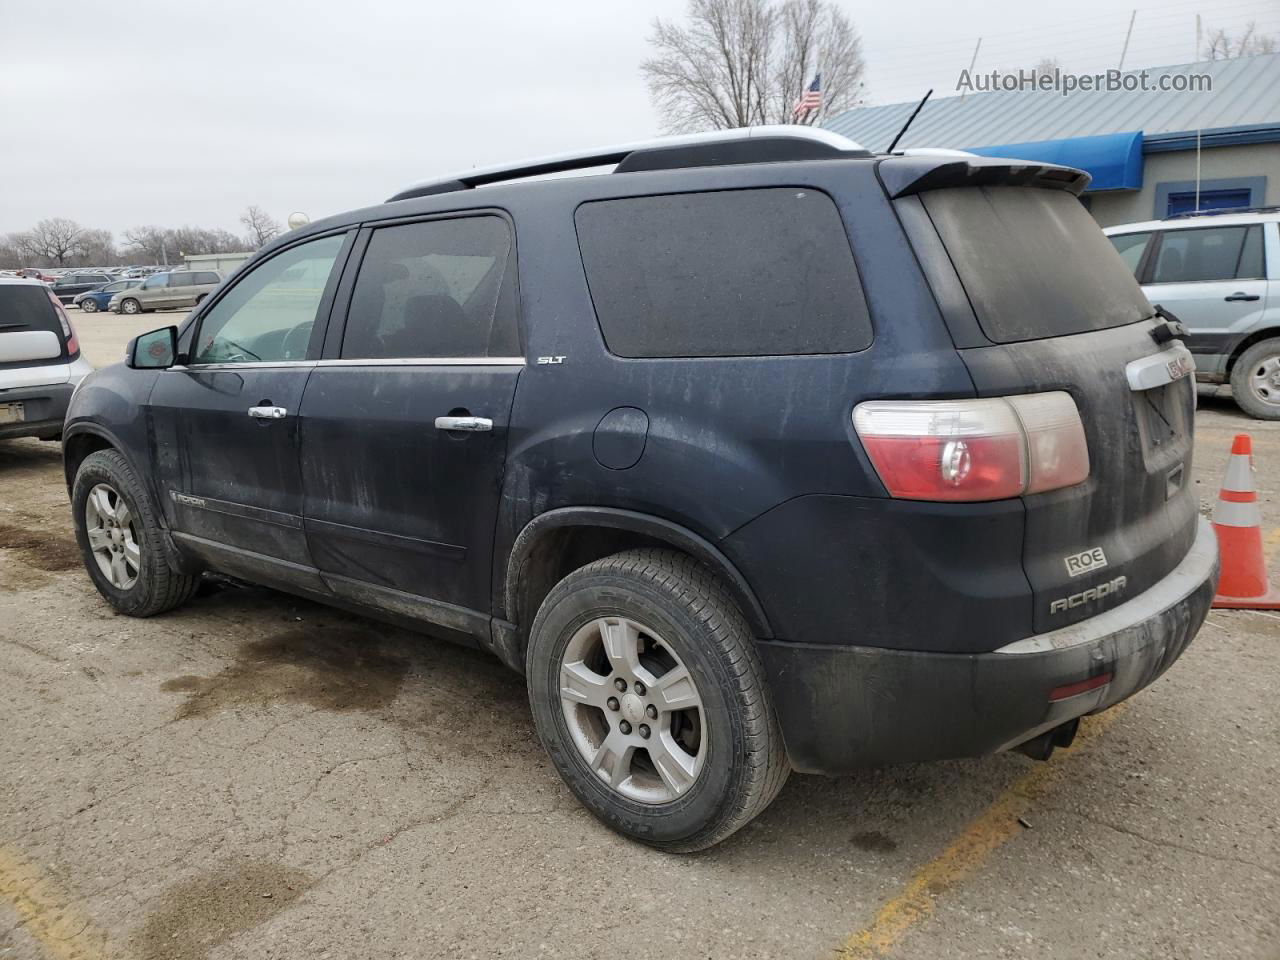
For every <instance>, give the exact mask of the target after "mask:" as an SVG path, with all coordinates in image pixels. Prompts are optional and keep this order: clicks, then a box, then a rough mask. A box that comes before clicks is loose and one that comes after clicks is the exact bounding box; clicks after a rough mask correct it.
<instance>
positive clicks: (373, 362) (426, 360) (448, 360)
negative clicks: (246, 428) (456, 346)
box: [169, 357, 526, 372]
mask: <svg viewBox="0 0 1280 960" xmlns="http://www.w3.org/2000/svg"><path fill="white" fill-rule="evenodd" d="M523 366H526V361H525V358H524V357H391V358H385V359H364V360H361V359H341V360H247V361H245V362H244V363H189V364H186V365H185V366H184V365H175V366H172V367H169V369H170V370H181V371H195V372H199V371H202V370H271V369H294V368H297V369H306V368H310V367H523Z"/></svg>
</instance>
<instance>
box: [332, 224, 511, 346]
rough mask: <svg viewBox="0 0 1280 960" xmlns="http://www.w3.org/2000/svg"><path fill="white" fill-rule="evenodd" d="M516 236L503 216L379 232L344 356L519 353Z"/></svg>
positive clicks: (359, 283) (364, 267)
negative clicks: (511, 266)
mask: <svg viewBox="0 0 1280 960" xmlns="http://www.w3.org/2000/svg"><path fill="white" fill-rule="evenodd" d="M510 259H511V231H510V229H509V228H508V226H507V223H506V221H505V220H502V219H501V218H499V217H492V216H481V217H464V218H459V219H455V220H431V221H427V222H425V223H408V224H404V225H402V226H398V227H383V228H382V229H380V230H375V231H374V233H373V236H372V237H371V238H370V240H369V247H368V249H367V250H366V251H365V255H364V260H363V262H362V263H361V264H360V274H359V276H357V278H356V286H355V290H354V291H353V292H352V295H351V309H350V311H349V313H348V316H347V329H346V333H345V335H344V337H343V341H342V356H343V357H345V358H351V359H361V360H370V359H374V360H377V359H393V358H414V357H423V358H426V357H486V356H488V357H512V356H519V355H520V343H519V337H518V334H517V332H516V318H515V296H514V294H515V290H514V286H513V281H514V277H513V276H512V275H511V273H512V271H511V270H510V269H509V264H510Z"/></svg>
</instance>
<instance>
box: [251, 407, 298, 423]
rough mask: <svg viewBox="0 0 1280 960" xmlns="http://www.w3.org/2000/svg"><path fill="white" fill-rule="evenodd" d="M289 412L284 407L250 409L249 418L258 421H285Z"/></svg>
mask: <svg viewBox="0 0 1280 960" xmlns="http://www.w3.org/2000/svg"><path fill="white" fill-rule="evenodd" d="M288 413H289V411H288V410H286V409H285V408H284V407H250V408H249V416H251V417H254V418H256V419H258V420H283V419H284V418H285V417H286V416H287V415H288Z"/></svg>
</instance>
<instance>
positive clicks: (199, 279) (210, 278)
mask: <svg viewBox="0 0 1280 960" xmlns="http://www.w3.org/2000/svg"><path fill="white" fill-rule="evenodd" d="M219 279H220V278H219V277H218V275H217V274H216V273H211V272H208V271H205V272H202V273H197V274H196V283H217V282H218V280H219Z"/></svg>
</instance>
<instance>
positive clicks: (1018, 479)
mask: <svg viewBox="0 0 1280 960" xmlns="http://www.w3.org/2000/svg"><path fill="white" fill-rule="evenodd" d="M853 426H854V429H855V430H856V431H857V432H858V437H859V438H860V439H861V440H862V443H863V446H864V447H865V448H866V451H867V455H868V456H869V457H870V458H871V462H872V464H873V465H874V466H875V468H876V472H877V473H878V474H879V475H880V480H881V482H882V483H883V484H884V485H885V488H886V489H887V490H888V491H889V494H890V495H891V496H893V497H897V498H899V499H903V500H957V501H974V500H1003V499H1006V498H1008V497H1017V496H1021V495H1022V494H1026V493H1043V492H1044V491H1046V490H1056V489H1058V488H1060V487H1069V486H1071V485H1073V484H1076V483H1080V482H1081V481H1082V480H1085V479H1086V478H1087V477H1088V476H1089V448H1088V445H1087V444H1086V442H1085V437H1084V425H1083V424H1082V423H1081V422H1080V412H1079V410H1077V409H1076V404H1075V401H1074V400H1072V399H1071V396H1070V395H1069V394H1067V393H1064V392H1062V391H1056V392H1054V393H1033V394H1026V395H1024V396H1017V397H999V398H992V399H981V400H872V401H868V402H867V403H860V404H858V406H857V407H855V408H854V411H853Z"/></svg>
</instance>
